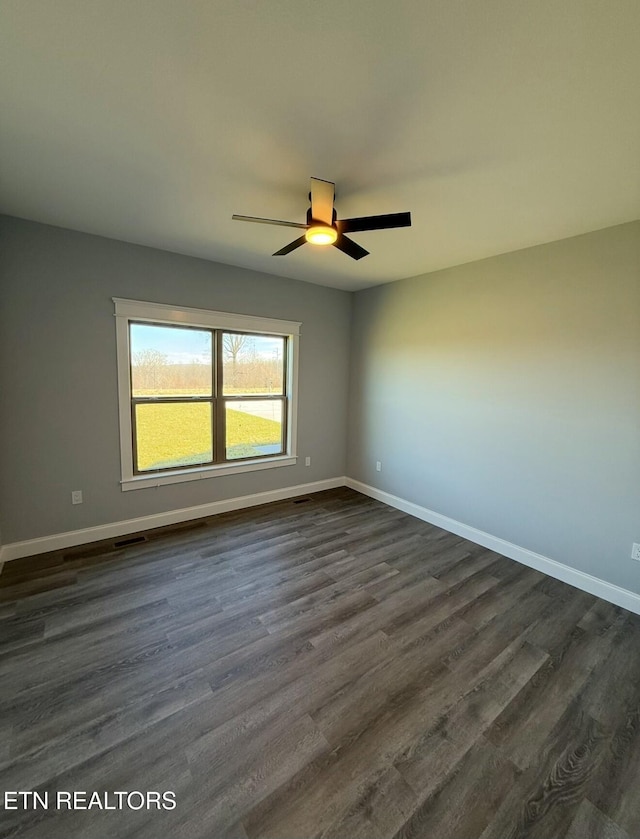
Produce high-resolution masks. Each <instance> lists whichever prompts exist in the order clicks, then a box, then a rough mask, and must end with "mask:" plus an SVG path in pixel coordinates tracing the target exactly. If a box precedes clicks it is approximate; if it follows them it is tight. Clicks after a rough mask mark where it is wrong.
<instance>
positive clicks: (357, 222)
mask: <svg viewBox="0 0 640 839" xmlns="http://www.w3.org/2000/svg"><path fill="white" fill-rule="evenodd" d="M335 186H336V185H335V184H334V183H332V182H331V181H322V180H320V179H319V178H311V191H310V192H309V200H310V201H311V206H310V207H309V209H308V210H307V223H306V224H299V223H298V222H295V221H278V220H276V219H270V218H256V217H255V216H238V215H235V214H234V215H233V216H232V218H233V219H235V221H254V222H257V223H258V224H277V225H280V226H281V227H297V228H300V229H301V230H304V231H305V233H304V234H303V235H302V236H301V237H300V238H299V239H296V240H295V241H294V242H291V243H290V244H288V245H285V246H284V248H281V249H280V250H279V251H276V252H275V253H274V254H273V255H274V256H285V255H286V254H288V253H291V251H294V250H295V249H296V248H299V247H300V246H301V245H304V244H305V242H310V243H311V244H312V245H333V247H334V248H338V250H341V251H342V252H343V253H346V254H347V256H350V257H351V258H352V259H362V257H363V256H367V255H368V254H369V251H366V250H365V249H364V248H362V247H360V245H358V244H356V242H354V241H353V240H352V239H348V238H347V237H346V236H345V235H344V234H345V233H358V232H361V231H363V230H388V229H389V228H392V227H411V213H388V214H386V215H381V216H362V217H361V218H346V219H340V220H339V219H338V218H337V217H336V211H335V209H334V207H333V202H334V198H335Z"/></svg>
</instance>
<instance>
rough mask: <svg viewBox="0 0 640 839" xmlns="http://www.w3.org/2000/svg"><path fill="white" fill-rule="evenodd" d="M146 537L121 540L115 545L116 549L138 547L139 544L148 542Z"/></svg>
mask: <svg viewBox="0 0 640 839" xmlns="http://www.w3.org/2000/svg"><path fill="white" fill-rule="evenodd" d="M146 541H147V537H146V536H132V537H131V538H130V539H120V540H119V541H118V542H114V543H113V547H114V548H127V547H128V546H129V545H137V544H138V542H146Z"/></svg>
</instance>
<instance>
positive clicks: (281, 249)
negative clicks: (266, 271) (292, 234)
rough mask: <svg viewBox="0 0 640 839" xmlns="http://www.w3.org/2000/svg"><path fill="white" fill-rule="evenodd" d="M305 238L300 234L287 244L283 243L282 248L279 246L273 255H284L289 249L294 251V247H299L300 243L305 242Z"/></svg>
mask: <svg viewBox="0 0 640 839" xmlns="http://www.w3.org/2000/svg"><path fill="white" fill-rule="evenodd" d="M306 241H307V240H306V238H305V237H304V236H301V237H300V238H299V239H296V240H295V242H290V243H289V244H288V245H285V246H284V248H280V250H279V251H276V252H275V253H274V254H273V255H274V256H286V255H287V254H288V253H291V251H294V250H295V249H296V248H299V247H300V245H304V243H305V242H306Z"/></svg>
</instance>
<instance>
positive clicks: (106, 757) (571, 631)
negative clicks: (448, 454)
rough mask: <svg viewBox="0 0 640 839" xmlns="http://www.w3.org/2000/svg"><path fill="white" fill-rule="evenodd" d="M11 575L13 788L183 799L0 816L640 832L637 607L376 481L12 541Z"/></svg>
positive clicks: (54, 831) (114, 828) (138, 829)
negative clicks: (468, 530) (102, 534)
mask: <svg viewBox="0 0 640 839" xmlns="http://www.w3.org/2000/svg"><path fill="white" fill-rule="evenodd" d="M0 596H1V602H0V649H1V651H2V656H1V659H0V678H1V681H0V684H1V685H2V690H1V696H0V708H1V715H0V735H1V736H0V789H2V791H3V792H4V791H7V790H9V791H21V790H38V791H39V792H40V793H41V794H44V792H49V794H50V796H51V798H50V801H52V800H53V796H54V794H55V792H56V791H60V790H63V791H73V790H79V791H88V792H92V791H94V790H96V791H98V792H100V793H101V794H103V795H104V793H105V792H108V793H113V792H115V791H134V790H136V791H138V790H139V791H142V792H147V791H160V792H164V791H174V792H175V796H176V802H177V806H176V807H175V809H173V810H157V809H151V810H147V809H141V810H130V809H125V810H123V811H119V810H114V811H101V810H98V809H95V808H92V809H91V810H88V811H87V810H71V811H70V810H61V811H57V810H55V809H51V808H52V807H53V805H52V804H50V809H48V810H44V809H42V808H39V809H26V810H25V809H22V808H21V809H19V810H11V811H5V810H3V811H0V820H1V826H0V835H2V836H3V837H4V836H15V837H20V839H28V838H29V839H30V837H42V839H75V838H76V837H77V839H80V837H82V839H94V838H95V837H114V838H115V839H124V837H140V838H141V837H149V839H165V838H166V839H198V837H207V839H218V838H219V837H243V839H247V837H248V839H257V837H278V838H279V839H283V838H284V837H296V839H302V837H339V838H340V839H356V837H366V839H376V837H429V839H447V838H448V837H451V839H453V837H455V839H472V837H482V839H525V837H531V838H532V839H533V837H537V838H538V839H543V837H544V838H545V839H559V837H567V839H590V837H591V839H596V837H597V839H629V837H639V836H640V654H639V653H640V618H638V617H637V616H634V615H631V614H630V613H628V612H626V611H625V610H623V609H621V608H618V607H616V606H612V605H610V604H608V603H605V602H604V601H602V600H598V599H597V598H595V597H593V596H591V595H588V594H584V593H582V592H580V591H578V590H576V589H573V588H571V587H570V586H567V585H564V584H562V583H559V582H557V581H555V580H553V579H550V578H548V577H545V576H544V575H543V574H540V573H538V572H536V571H533V570H531V569H528V568H525V567H523V566H521V565H518V564H517V563H515V562H512V561H511V560H508V559H505V558H502V557H500V556H498V555H497V554H494V553H492V552H491V551H488V550H486V549H484V548H480V547H478V546H477V545H474V544H472V543H470V542H466V541H465V540H463V539H461V538H459V537H457V536H454V535H452V534H449V533H446V532H445V531H442V530H439V529H438V528H435V527H432V526H430V525H428V524H425V523H424V522H421V521H418V520H416V519H413V518H411V517H410V516H407V515H404V514H403V513H400V512H398V511H396V510H393V509H391V508H389V507H386V506H385V505H383V504H380V503H378V502H376V501H373V500H371V499H369V498H366V497H364V496H362V495H359V494H358V493H355V492H352V491H350V490H347V489H339V490H334V491H330V492H324V493H318V494H315V495H312V496H309V497H308V498H307V499H297V500H290V501H286V502H280V503H276V504H269V505H265V506H263V507H256V508H253V509H249V510H244V511H239V512H235V513H229V514H226V515H222V516H217V517H212V518H210V519H206V520H201V521H199V522H197V523H192V524H190V525H187V526H183V527H179V528H173V529H171V530H161V531H156V532H152V533H149V534H146V537H145V541H141V542H137V543H134V544H130V545H128V546H126V545H125V546H120V547H118V546H115V545H114V544H113V543H103V544H100V545H95V546H91V547H87V546H85V547H83V548H77V549H73V550H68V551H65V552H58V553H52V554H48V555H42V556H39V557H34V558H31V559H26V560H19V561H15V562H11V563H8V564H6V565H5V566H4V568H3V569H2V573H1V574H0ZM137 801H138V799H136V803H137Z"/></svg>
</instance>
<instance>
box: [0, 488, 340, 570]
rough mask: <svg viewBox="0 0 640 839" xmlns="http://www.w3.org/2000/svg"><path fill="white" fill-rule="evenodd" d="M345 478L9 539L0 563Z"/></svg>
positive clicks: (262, 501)
mask: <svg viewBox="0 0 640 839" xmlns="http://www.w3.org/2000/svg"><path fill="white" fill-rule="evenodd" d="M345 483H346V478H344V477H339V478H327V479H326V480H324V481H314V482H312V483H309V484H298V485H297V486H291V487H284V488H283V489H272V490H268V491H267V492H257V493H254V494H253V495H240V496H237V497H235V498H227V499H226V500H224V501H211V502H210V503H208V504H199V505H198V506H196V507H183V508H182V509H179V510H169V511H167V512H166V513H154V514H153V515H150V516H140V517H138V518H135V519H126V520H125V521H117V522H112V523H111V524H100V525H97V526H95V527H85V528H83V529H82V530H70V531H67V532H66V533H55V534H54V535H52V536H41V537H39V538H37V539H27V540H25V541H23V542H10V543H8V544H6V545H2V547H0V562H10V561H11V560H12V559H21V558H22V557H25V556H35V555H36V554H41V553H47V551H57V550H60V549H63V548H72V547H75V546H76V545H84V544H87V543H88V542H98V541H100V540H101V539H112V538H113V537H114V536H126V535H127V534H129V533H138V532H139V531H141V530H151V529H153V528H154V527H164V526H165V525H168V524H179V523H180V522H183V521H191V520H192V519H200V518H204V517H205V516H215V515H219V514H220V513H228V512H230V511H231V510H241V509H243V508H244V507H257V506H258V505H259V504H268V503H269V502H271V501H284V500H285V499H287V498H295V497H296V496H298V495H308V494H309V493H311V492H322V491H323V490H326V489H335V488H336V487H341V486H345Z"/></svg>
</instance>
